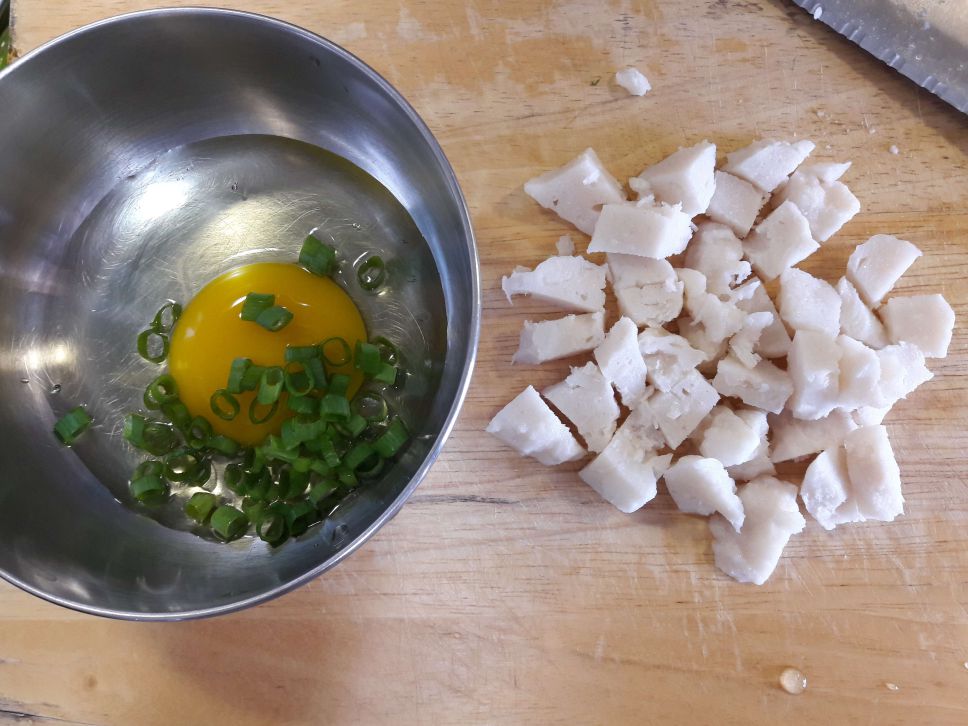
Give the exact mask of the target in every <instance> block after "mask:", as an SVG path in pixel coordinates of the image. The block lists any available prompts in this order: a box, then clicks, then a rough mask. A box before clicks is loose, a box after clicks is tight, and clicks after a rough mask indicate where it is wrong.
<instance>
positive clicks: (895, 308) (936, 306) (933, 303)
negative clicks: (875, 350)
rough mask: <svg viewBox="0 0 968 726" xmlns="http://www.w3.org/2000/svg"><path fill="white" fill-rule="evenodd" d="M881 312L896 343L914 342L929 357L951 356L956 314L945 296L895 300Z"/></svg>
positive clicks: (916, 296)
mask: <svg viewBox="0 0 968 726" xmlns="http://www.w3.org/2000/svg"><path fill="white" fill-rule="evenodd" d="M879 312H880V315H881V318H883V320H884V324H885V325H886V326H887V336H888V338H889V339H890V341H891V342H892V343H913V344H914V345H916V346H917V347H918V348H920V349H921V352H922V353H924V357H925V358H944V357H945V356H947V355H948V345H949V344H950V343H951V333H952V331H953V330H954V327H955V311H954V310H952V309H951V306H950V305H949V304H948V301H947V300H945V299H944V297H943V296H942V295H939V294H934V295H907V296H904V297H892V298H891V299H890V300H888V301H887V302H886V303H885V304H884V306H883V307H882V308H881V309H880V310H879Z"/></svg>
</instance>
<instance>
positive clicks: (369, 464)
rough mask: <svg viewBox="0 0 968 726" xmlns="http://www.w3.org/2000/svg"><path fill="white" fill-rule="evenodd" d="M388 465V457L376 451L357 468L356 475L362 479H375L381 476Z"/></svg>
mask: <svg viewBox="0 0 968 726" xmlns="http://www.w3.org/2000/svg"><path fill="white" fill-rule="evenodd" d="M385 465H386V459H384V458H383V457H381V456H380V455H379V454H377V453H376V452H374V453H373V454H372V455H371V456H370V457H369V458H368V459H366V460H365V461H364V462H363V463H362V464H360V465H359V466H358V467H357V468H356V475H357V476H358V477H360V478H361V479H373V478H374V477H376V476H379V474H380V472H382V471H383V467H384V466H385Z"/></svg>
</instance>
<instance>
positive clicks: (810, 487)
mask: <svg viewBox="0 0 968 726" xmlns="http://www.w3.org/2000/svg"><path fill="white" fill-rule="evenodd" d="M850 494H851V486H850V474H849V473H848V471H847V450H846V449H844V447H843V446H840V445H837V446H835V447H833V448H830V449H826V450H825V451H822V452H820V454H818V455H817V457H816V458H815V459H814V460H813V461H811V462H810V466H808V467H807V471H806V473H805V474H804V475H803V483H802V484H801V485H800V498H801V499H802V500H803V505H804V506H805V507H806V509H807V512H809V513H810V516H812V517H813V518H814V519H815V520H817V523H818V524H819V525H820V526H821V527H823V528H824V529H826V530H831V529H833V528H834V527H836V526H837V525H838V524H846V523H848V522H863V521H864V518H863V517H862V516H861V514H860V512H859V511H858V510H857V502H856V501H848V500H849V499H850Z"/></svg>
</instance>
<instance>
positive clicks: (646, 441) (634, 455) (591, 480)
mask: <svg viewBox="0 0 968 726" xmlns="http://www.w3.org/2000/svg"><path fill="white" fill-rule="evenodd" d="M650 416H651V414H650V412H649V411H648V410H647V409H645V410H638V411H633V412H632V414H631V415H629V417H628V419H626V421H625V423H623V424H622V426H621V427H620V428H619V430H618V431H616V432H615V436H613V437H612V440H611V441H610V442H609V443H608V446H606V447H605V449H604V450H603V451H602V453H600V454H599V455H598V456H596V457H595V458H594V459H593V460H592V461H591V462H590V463H589V464H588V465H587V466H586V467H585V468H584V469H582V470H581V471H580V472H578V476H579V477H581V480H582V481H584V482H585V483H586V484H588V486H590V487H591V488H592V489H594V490H595V491H596V492H598V493H599V494H600V495H601V497H602V498H603V499H605V500H606V501H608V502H610V503H611V504H612V505H614V506H615V507H617V508H618V509H619V510H620V511H622V512H625V513H626V514H630V513H631V512H634V511H636V510H637V509H641V508H642V507H643V506H644V505H645V504H646V503H647V502H650V501H651V500H652V499H654V498H655V495H656V483H657V480H658V478H659V477H660V476H661V475H662V473H663V472H664V471H665V470H666V469H667V468H668V466H669V461H670V460H671V458H672V457H671V456H668V455H666V456H658V455H657V454H656V449H657V448H658V445H659V444H661V437H660V436H659V435H658V432H657V430H656V429H655V428H654V426H653V424H652V423H651V421H650ZM633 417H634V418H633ZM650 432H654V433H653V434H651V435H650Z"/></svg>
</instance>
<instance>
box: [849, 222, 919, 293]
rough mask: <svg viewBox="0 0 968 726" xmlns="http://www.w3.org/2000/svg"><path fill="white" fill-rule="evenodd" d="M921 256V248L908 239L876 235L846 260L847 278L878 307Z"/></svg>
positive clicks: (858, 247) (858, 246) (857, 248)
mask: <svg viewBox="0 0 968 726" xmlns="http://www.w3.org/2000/svg"><path fill="white" fill-rule="evenodd" d="M920 256H921V250H919V249H918V248H917V247H915V246H914V245H913V244H911V243H910V242H908V241H907V240H903V239H898V238H897V237H894V236H892V235H889V234H875V235H874V236H873V237H871V238H870V239H869V240H867V241H866V242H864V243H863V244H859V245H857V247H856V248H854V251H853V252H852V253H851V255H850V257H849V258H848V260H847V279H848V280H850V281H851V282H852V283H853V285H854V287H856V288H857V292H859V293H860V296H861V297H862V298H863V299H864V302H866V303H867V304H868V305H869V306H871V307H877V306H878V305H880V303H881V300H883V299H884V296H885V295H887V293H888V292H890V291H891V288H893V287H894V285H895V283H897V281H898V280H899V279H901V275H903V274H904V273H905V272H906V271H907V269H908V268H909V267H910V266H911V265H913V264H914V261H915V260H916V259H918V257H920Z"/></svg>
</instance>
